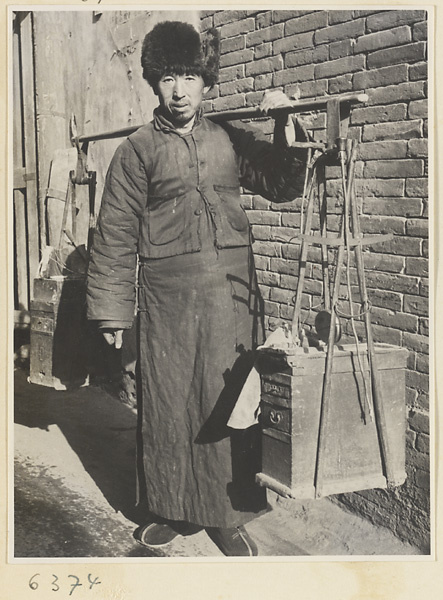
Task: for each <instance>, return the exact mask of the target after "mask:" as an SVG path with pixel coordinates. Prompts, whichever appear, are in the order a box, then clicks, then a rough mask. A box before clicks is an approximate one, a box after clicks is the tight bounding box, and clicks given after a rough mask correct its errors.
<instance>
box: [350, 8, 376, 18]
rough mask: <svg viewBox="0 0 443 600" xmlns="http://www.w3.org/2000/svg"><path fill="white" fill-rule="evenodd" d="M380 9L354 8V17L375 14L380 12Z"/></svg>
mask: <svg viewBox="0 0 443 600" xmlns="http://www.w3.org/2000/svg"><path fill="white" fill-rule="evenodd" d="M379 12H381V11H380V10H354V15H353V16H354V18H358V17H367V16H368V15H373V14H374V13H379Z"/></svg>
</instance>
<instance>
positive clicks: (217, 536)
mask: <svg viewBox="0 0 443 600" xmlns="http://www.w3.org/2000/svg"><path fill="white" fill-rule="evenodd" d="M206 533H207V534H208V536H209V537H210V538H211V540H212V541H213V542H214V544H215V545H216V546H218V547H219V548H220V550H221V551H222V552H223V554H224V555H225V556H257V555H258V550H257V546H256V544H255V542H254V540H253V539H252V538H251V536H250V535H249V533H248V532H247V531H246V529H245V528H244V527H243V525H240V527H230V528H226V529H224V528H221V527H207V528H206Z"/></svg>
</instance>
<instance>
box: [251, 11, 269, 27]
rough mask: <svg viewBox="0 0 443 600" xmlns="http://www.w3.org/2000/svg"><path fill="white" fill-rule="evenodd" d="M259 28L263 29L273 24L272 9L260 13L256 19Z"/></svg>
mask: <svg viewBox="0 0 443 600" xmlns="http://www.w3.org/2000/svg"><path fill="white" fill-rule="evenodd" d="M255 22H256V26H257V29H263V28H264V27H269V26H270V25H272V22H273V21H272V11H270V10H268V11H267V12H264V13H261V14H258V15H257V17H256V19H255Z"/></svg>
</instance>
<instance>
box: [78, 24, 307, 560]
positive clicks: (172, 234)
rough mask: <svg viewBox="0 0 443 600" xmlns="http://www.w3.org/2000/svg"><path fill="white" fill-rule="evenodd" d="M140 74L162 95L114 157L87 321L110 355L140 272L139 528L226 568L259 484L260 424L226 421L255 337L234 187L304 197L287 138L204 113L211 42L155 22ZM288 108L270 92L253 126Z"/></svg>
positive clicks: (249, 266) (260, 494)
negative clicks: (191, 532)
mask: <svg viewBox="0 0 443 600" xmlns="http://www.w3.org/2000/svg"><path fill="white" fill-rule="evenodd" d="M141 62H142V67H143V76H144V78H145V79H146V80H147V81H148V83H149V84H150V85H151V86H152V88H153V90H154V92H155V94H156V95H157V96H158V100H159V106H158V107H157V108H156V109H155V111H154V120H153V121H152V122H151V123H149V124H148V125H146V126H144V127H141V128H140V129H139V130H138V131H136V132H135V133H134V134H132V135H131V136H129V138H128V139H127V140H126V141H124V142H123V143H122V144H121V145H120V147H119V148H118V149H117V152H116V154H115V155H114V158H113V160H112V162H111V165H110V168H109V171H108V175H107V178H106V183H105V189H104V194H103V199H102V205H101V210H100V216H99V220H98V225H97V231H96V234H95V237H94V244H93V249H92V254H91V263H90V268H89V277H88V316H89V318H90V319H94V320H96V321H98V325H99V327H100V328H101V329H102V331H103V335H104V336H105V338H106V340H107V341H108V343H109V344H114V345H115V346H116V347H117V348H119V347H120V346H121V343H122V333H123V330H124V329H128V328H130V327H131V324H132V321H133V315H134V305H135V292H134V289H135V281H136V271H137V266H138V302H137V309H138V314H139V320H138V326H139V354H138V368H139V374H140V398H139V404H140V416H141V418H140V422H141V440H142V441H141V444H140V448H139V451H140V454H139V456H140V459H141V462H142V464H143V466H142V469H141V473H139V496H140V498H139V500H145V501H146V502H147V506H148V509H149V511H150V513H151V515H152V519H151V520H150V522H148V523H147V524H145V525H143V526H142V527H140V528H138V529H137V530H136V531H135V534H134V535H135V537H136V539H137V540H138V541H139V542H140V543H141V544H143V545H145V546H147V547H151V548H152V547H159V546H162V545H163V544H166V543H168V542H170V541H171V540H172V539H173V538H174V537H175V536H177V535H178V533H179V532H180V533H186V531H187V527H188V525H189V524H192V525H194V526H195V525H197V526H200V527H203V528H205V529H206V531H207V533H208V534H209V535H210V537H211V538H212V540H213V541H214V542H215V543H216V544H217V546H218V547H219V548H220V549H221V550H222V552H223V553H224V554H225V555H228V556H253V555H256V554H257V547H256V545H255V543H254V542H253V540H252V539H251V538H250V536H249V535H248V533H247V531H246V529H245V527H244V524H245V523H247V522H248V521H249V520H250V519H251V518H253V517H254V516H256V515H257V514H260V513H261V512H263V511H264V510H265V508H266V498H265V492H264V490H263V489H260V488H258V486H256V484H255V479H254V477H255V473H256V472H257V470H259V468H260V448H259V444H258V442H259V439H260V436H259V432H258V431H257V427H251V428H249V429H247V430H244V431H234V430H232V429H230V428H229V427H228V426H227V421H228V419H229V415H230V413H231V411H232V409H233V407H234V405H235V402H236V400H237V398H238V395H239V392H240V390H241V388H242V386H243V384H244V382H245V380H246V377H247V375H248V373H249V371H250V369H251V367H252V365H253V363H254V352H253V351H254V349H255V347H256V346H257V345H258V344H259V343H261V342H262V341H263V328H262V318H263V310H262V303H261V300H260V296H259V293H258V290H257V284H256V279H255V270H254V265H253V255H252V250H251V236H250V227H249V223H248V219H247V217H246V214H245V212H244V210H243V208H242V207H241V204H240V185H242V186H244V187H246V188H248V189H249V190H250V191H252V192H253V193H257V194H261V195H263V196H265V197H266V198H269V199H270V200H274V201H288V200H292V199H293V198H294V197H296V196H297V195H299V194H300V190H301V187H302V183H303V171H304V166H303V162H302V161H301V160H300V158H304V156H298V158H297V157H296V156H295V154H294V150H293V149H290V148H289V147H288V145H287V142H286V137H287V136H286V133H285V132H289V133H288V135H290V134H291V132H293V124H292V120H289V122H287V119H286V118H284V119H282V120H279V121H278V122H277V123H276V131H275V135H274V143H271V142H270V141H268V140H267V139H266V138H265V137H264V136H263V135H262V134H261V133H260V132H259V131H258V130H256V129H254V128H251V127H250V126H249V127H246V126H245V125H243V124H238V123H237V124H234V123H229V124H225V125H223V126H220V125H216V124H214V123H213V122H212V121H210V120H209V119H207V118H204V117H203V116H202V111H201V104H202V100H203V97H204V94H205V93H206V92H208V91H209V90H210V88H211V87H212V86H213V85H214V84H215V83H216V81H217V75H218V62H219V39H218V36H217V32H216V30H211V31H210V32H209V33H208V34H207V36H206V38H204V39H201V38H200V36H199V34H198V33H197V31H196V30H195V29H194V28H193V27H192V26H191V25H188V24H185V23H180V22H163V23H159V24H157V25H156V26H155V27H154V29H153V30H152V31H151V32H150V33H148V35H147V36H146V38H145V40H144V43H143V49H142V59H141ZM288 103H289V100H288V98H287V97H286V96H285V95H284V94H283V93H281V92H273V93H270V94H265V97H264V99H263V101H262V104H261V110H262V112H263V114H266V113H267V112H268V111H269V110H270V109H272V108H275V107H278V106H284V105H287V104H288Z"/></svg>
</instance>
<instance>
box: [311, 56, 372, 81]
mask: <svg viewBox="0 0 443 600" xmlns="http://www.w3.org/2000/svg"><path fill="white" fill-rule="evenodd" d="M364 63H365V59H364V57H363V56H346V57H345V58H339V59H337V60H330V61H328V62H326V63H322V64H319V65H316V66H315V71H314V77H315V79H322V78H323V77H334V76H335V75H343V74H345V73H346V74H348V73H354V72H356V71H362V70H363V68H364Z"/></svg>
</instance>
